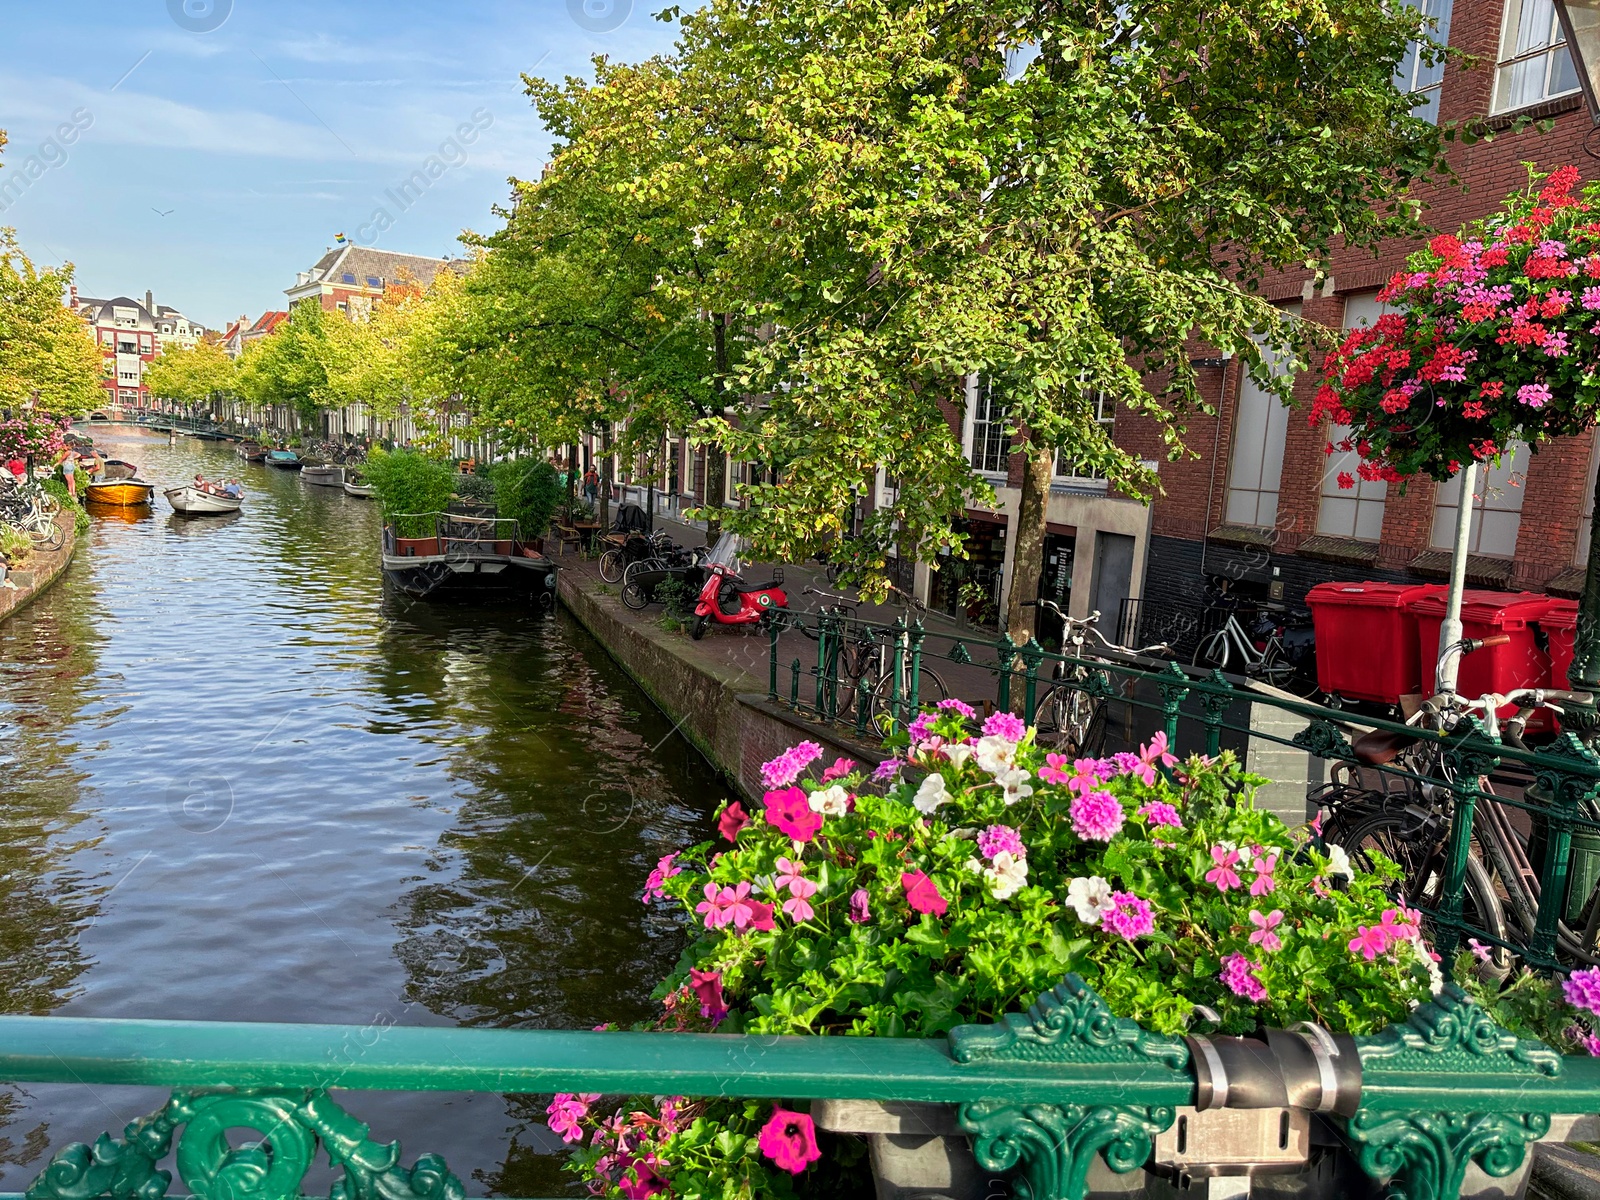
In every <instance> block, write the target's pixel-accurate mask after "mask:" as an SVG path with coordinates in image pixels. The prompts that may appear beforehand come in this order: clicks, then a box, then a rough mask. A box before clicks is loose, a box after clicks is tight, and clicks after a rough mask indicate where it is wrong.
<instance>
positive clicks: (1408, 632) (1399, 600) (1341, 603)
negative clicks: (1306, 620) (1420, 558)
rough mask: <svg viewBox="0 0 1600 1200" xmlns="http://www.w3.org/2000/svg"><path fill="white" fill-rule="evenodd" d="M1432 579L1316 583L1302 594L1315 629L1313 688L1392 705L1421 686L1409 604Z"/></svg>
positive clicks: (1434, 588)
mask: <svg viewBox="0 0 1600 1200" xmlns="http://www.w3.org/2000/svg"><path fill="white" fill-rule="evenodd" d="M1444 590H1445V589H1444V586H1443V585H1442V584H1437V583H1423V584H1416V583H1319V584H1317V586H1316V587H1314V588H1312V589H1311V590H1310V591H1309V592H1307V593H1306V604H1307V606H1309V607H1310V609H1311V620H1312V623H1313V624H1314V625H1315V626H1316V630H1317V686H1318V687H1319V688H1321V689H1322V690H1323V691H1324V692H1329V693H1332V694H1334V695H1338V696H1343V697H1345V698H1346V699H1349V700H1375V701H1378V702H1379V703H1382V704H1397V703H1399V700H1400V697H1401V696H1409V695H1412V694H1414V693H1416V692H1418V691H1420V690H1421V676H1420V673H1419V671H1418V663H1419V662H1420V657H1419V651H1418V647H1417V618H1416V616H1415V614H1413V613H1412V612H1411V610H1410V608H1409V607H1408V606H1409V604H1410V602H1411V601H1413V600H1420V599H1422V598H1423V597H1425V596H1429V595H1432V594H1433V593H1435V592H1439V593H1441V594H1442V593H1443V592H1444Z"/></svg>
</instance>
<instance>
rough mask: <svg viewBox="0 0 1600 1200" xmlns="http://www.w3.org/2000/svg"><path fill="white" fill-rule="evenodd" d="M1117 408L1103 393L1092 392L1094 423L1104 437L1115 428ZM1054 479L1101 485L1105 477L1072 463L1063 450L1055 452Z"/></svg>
mask: <svg viewBox="0 0 1600 1200" xmlns="http://www.w3.org/2000/svg"><path fill="white" fill-rule="evenodd" d="M1116 419H1117V406H1116V402H1115V401H1113V400H1112V399H1111V398H1110V397H1109V396H1107V395H1106V394H1105V392H1103V391H1101V390H1099V389H1098V388H1097V389H1095V392H1094V422H1095V424H1096V425H1098V426H1100V428H1101V429H1103V430H1104V431H1105V435H1106V437H1107V438H1108V439H1109V438H1110V437H1111V431H1112V430H1113V428H1115V426H1116ZM1056 478H1057V479H1060V480H1063V481H1065V482H1067V483H1071V484H1079V485H1082V484H1103V483H1105V479H1106V477H1105V475H1104V473H1103V472H1100V471H1097V470H1095V469H1094V468H1093V467H1087V466H1084V465H1083V464H1082V463H1079V462H1074V461H1073V460H1072V458H1071V457H1070V456H1069V455H1068V454H1067V451H1066V449H1065V448H1062V449H1060V450H1058V451H1056Z"/></svg>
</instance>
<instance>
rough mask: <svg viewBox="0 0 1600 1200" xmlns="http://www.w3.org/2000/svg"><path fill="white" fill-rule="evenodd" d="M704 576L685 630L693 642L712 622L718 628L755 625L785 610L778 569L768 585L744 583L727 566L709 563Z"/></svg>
mask: <svg viewBox="0 0 1600 1200" xmlns="http://www.w3.org/2000/svg"><path fill="white" fill-rule="evenodd" d="M706 572H707V574H706V583H705V586H704V587H703V588H701V589H700V599H699V601H698V602H697V603H696V604H695V606H694V622H693V623H692V624H691V625H690V626H689V636H690V637H692V638H693V639H694V640H695V641H697V642H698V641H699V640H700V639H701V638H702V637H704V636H705V632H706V627H707V626H708V625H710V624H711V622H713V621H715V622H716V623H717V624H719V625H759V624H760V623H762V622H763V621H766V620H769V619H772V618H773V617H775V616H776V614H777V613H778V612H780V611H781V610H783V609H786V608H788V607H789V597H788V596H787V595H785V594H784V590H783V568H782V567H779V568H777V570H776V571H774V574H775V575H776V576H777V578H776V579H774V580H772V581H771V582H770V583H745V582H744V581H743V580H742V579H740V578H739V575H738V573H737V572H736V571H735V570H734V569H733V567H732V566H730V565H729V564H727V563H720V562H709V563H707V564H706Z"/></svg>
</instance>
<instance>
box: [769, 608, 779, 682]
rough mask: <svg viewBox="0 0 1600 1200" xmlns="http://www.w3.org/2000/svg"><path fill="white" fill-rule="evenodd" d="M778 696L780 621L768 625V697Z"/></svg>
mask: <svg viewBox="0 0 1600 1200" xmlns="http://www.w3.org/2000/svg"><path fill="white" fill-rule="evenodd" d="M777 698H778V623H777V622H776V621H774V622H773V623H772V624H771V625H770V626H768V627H767V699H768V700H776V699H777Z"/></svg>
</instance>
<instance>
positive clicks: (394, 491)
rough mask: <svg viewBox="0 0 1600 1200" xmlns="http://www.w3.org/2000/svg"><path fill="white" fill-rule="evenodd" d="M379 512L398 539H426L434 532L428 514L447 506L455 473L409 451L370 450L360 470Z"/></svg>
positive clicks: (440, 463)
mask: <svg viewBox="0 0 1600 1200" xmlns="http://www.w3.org/2000/svg"><path fill="white" fill-rule="evenodd" d="M362 470H363V473H364V474H365V475H366V477H367V482H368V483H370V484H371V485H372V488H373V494H374V496H375V497H376V499H377V501H378V505H379V507H380V508H381V510H382V512H383V519H384V521H385V522H393V523H394V524H395V526H396V528H397V529H398V530H399V533H400V535H401V536H402V537H428V536H430V535H431V534H432V533H433V530H434V519H433V517H432V516H431V515H429V514H432V513H440V512H443V511H444V510H445V508H446V507H447V506H448V505H449V503H450V495H451V492H452V491H453V490H454V488H455V482H456V473H455V472H454V471H452V470H451V469H450V467H449V466H448V465H447V464H445V463H442V462H440V461H439V460H438V459H435V458H428V457H427V456H426V455H422V454H418V453H416V452H415V451H411V450H395V451H392V452H385V451H383V450H374V451H373V452H372V456H371V457H370V458H369V459H368V460H367V463H366V466H365V467H364V468H362Z"/></svg>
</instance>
